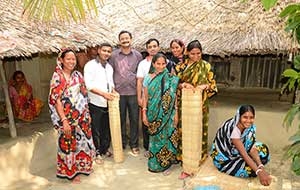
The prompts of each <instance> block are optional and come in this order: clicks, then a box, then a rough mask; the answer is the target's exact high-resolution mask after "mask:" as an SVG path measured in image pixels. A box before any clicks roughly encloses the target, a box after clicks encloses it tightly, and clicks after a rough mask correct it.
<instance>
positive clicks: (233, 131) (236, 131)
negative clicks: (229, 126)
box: [230, 127, 241, 139]
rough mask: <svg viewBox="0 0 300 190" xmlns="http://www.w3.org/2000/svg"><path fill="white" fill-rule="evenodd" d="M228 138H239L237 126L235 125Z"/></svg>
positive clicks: (239, 132) (239, 133)
mask: <svg viewBox="0 0 300 190" xmlns="http://www.w3.org/2000/svg"><path fill="white" fill-rule="evenodd" d="M230 138H231V139H240V138H241V131H240V130H239V128H237V127H234V128H233V130H232V133H231V135H230Z"/></svg>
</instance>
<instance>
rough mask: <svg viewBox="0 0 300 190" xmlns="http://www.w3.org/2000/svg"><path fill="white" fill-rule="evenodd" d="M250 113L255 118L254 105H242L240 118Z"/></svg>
mask: <svg viewBox="0 0 300 190" xmlns="http://www.w3.org/2000/svg"><path fill="white" fill-rule="evenodd" d="M248 111H250V112H251V113H252V114H253V115H254V116H255V109H254V107H253V106H252V105H249V104H245V105H241V106H240V108H239V113H240V116H241V115H243V114H244V113H246V112H248Z"/></svg>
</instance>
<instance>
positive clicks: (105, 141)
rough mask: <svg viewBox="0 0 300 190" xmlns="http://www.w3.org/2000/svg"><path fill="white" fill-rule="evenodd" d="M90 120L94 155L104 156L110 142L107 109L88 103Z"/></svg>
mask: <svg viewBox="0 0 300 190" xmlns="http://www.w3.org/2000/svg"><path fill="white" fill-rule="evenodd" d="M89 110H90V114H91V118H92V123H91V124H92V136H93V141H94V145H95V148H96V151H97V152H96V155H99V154H100V155H102V154H105V153H106V152H107V151H108V148H109V146H110V142H111V136H110V128H109V117H108V108H104V107H99V106H96V105H94V104H91V103H89Z"/></svg>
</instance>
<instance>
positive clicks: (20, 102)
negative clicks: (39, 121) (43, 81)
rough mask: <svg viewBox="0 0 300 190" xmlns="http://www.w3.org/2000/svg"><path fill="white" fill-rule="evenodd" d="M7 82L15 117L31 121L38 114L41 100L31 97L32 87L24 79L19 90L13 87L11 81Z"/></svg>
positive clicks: (41, 103)
mask: <svg viewBox="0 0 300 190" xmlns="http://www.w3.org/2000/svg"><path fill="white" fill-rule="evenodd" d="M9 84H10V85H9V96H10V99H11V101H12V107H13V111H14V115H15V117H16V118H18V119H20V120H23V121H32V120H33V119H34V118H35V117H37V116H38V115H39V114H40V112H41V109H42V107H43V102H42V101H41V100H40V99H37V98H33V95H32V87H31V85H30V84H28V83H27V81H26V80H25V81H24V83H23V84H22V86H21V87H20V89H19V90H17V89H16V88H15V86H14V82H13V81H10V82H9Z"/></svg>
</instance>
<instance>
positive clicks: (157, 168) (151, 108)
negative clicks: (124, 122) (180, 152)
mask: <svg viewBox="0 0 300 190" xmlns="http://www.w3.org/2000/svg"><path fill="white" fill-rule="evenodd" d="M177 85H178V77H176V76H174V75H172V74H169V72H168V70H167V69H165V70H164V72H162V73H160V74H158V75H157V76H155V77H154V78H153V79H151V78H150V75H147V76H146V77H145V80H144V86H145V87H147V88H148V97H149V98H148V105H147V108H148V109H147V117H148V121H149V123H150V125H149V127H148V132H149V134H150V137H149V142H150V143H149V152H150V157H149V160H148V168H149V171H151V172H162V171H165V170H166V169H168V168H169V167H171V165H172V164H175V163H178V161H177V159H176V155H177V147H178V131H177V128H176V127H175V126H174V116H175V112H176V110H175V99H176V89H177Z"/></svg>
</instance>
